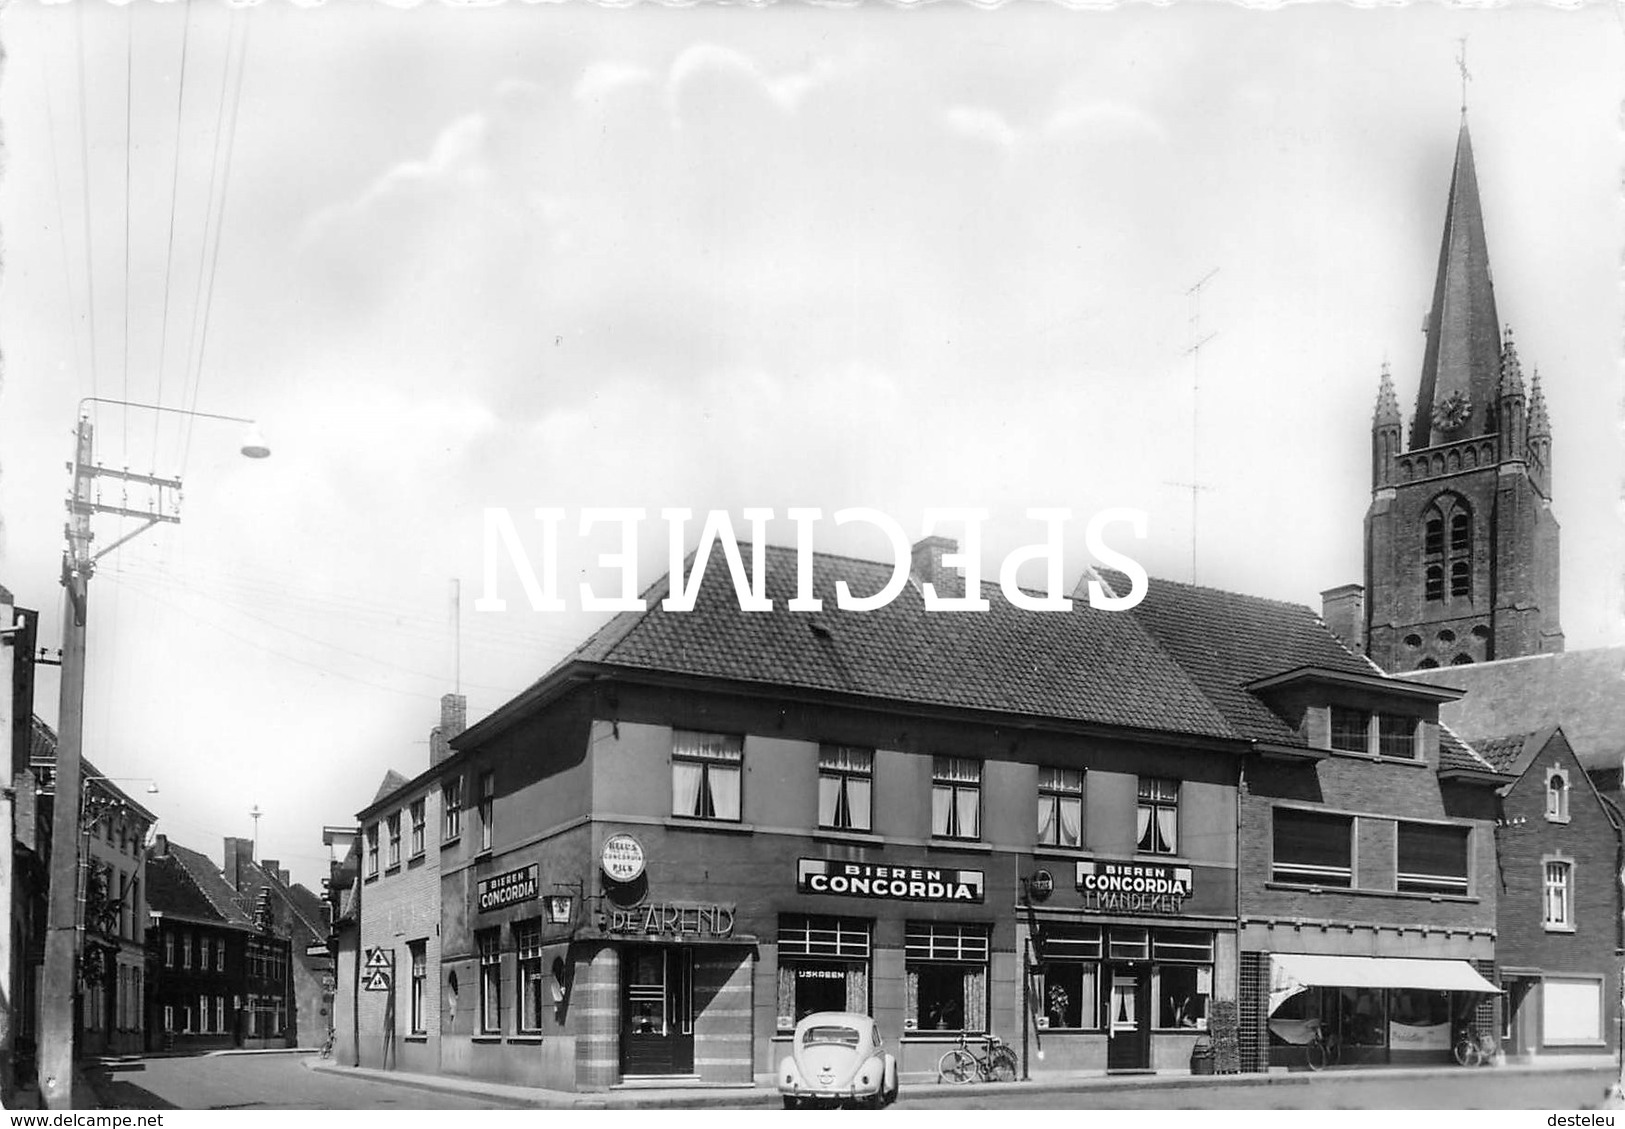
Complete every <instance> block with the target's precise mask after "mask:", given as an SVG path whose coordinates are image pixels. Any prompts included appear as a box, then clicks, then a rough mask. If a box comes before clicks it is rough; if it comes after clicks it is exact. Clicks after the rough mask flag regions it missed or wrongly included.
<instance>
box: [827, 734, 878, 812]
mask: <svg viewBox="0 0 1625 1129" xmlns="http://www.w3.org/2000/svg"><path fill="white" fill-rule="evenodd" d="M874 773H875V754H874V750H873V749H854V748H850V747H848V746H846V745H821V746H819V749H818V826H820V827H826V828H831V829H833V830H837V831H867V830H869V828H870V826H871V824H870V818H869V816H870V797H871V794H872V792H873V788H874Z"/></svg>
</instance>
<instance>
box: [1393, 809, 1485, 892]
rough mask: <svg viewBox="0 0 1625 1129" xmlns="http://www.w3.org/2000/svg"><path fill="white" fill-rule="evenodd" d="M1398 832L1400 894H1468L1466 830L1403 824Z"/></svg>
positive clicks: (1430, 824) (1440, 825)
mask: <svg viewBox="0 0 1625 1129" xmlns="http://www.w3.org/2000/svg"><path fill="white" fill-rule="evenodd" d="M1398 832H1399V834H1398V838H1399V889H1400V890H1401V891H1404V892H1407V893H1412V894H1462V895H1465V894H1466V893H1467V888H1468V870H1467V842H1468V829H1467V828H1465V827H1454V826H1451V825H1449V824H1443V823H1404V822H1401V823H1400V824H1399V826H1398Z"/></svg>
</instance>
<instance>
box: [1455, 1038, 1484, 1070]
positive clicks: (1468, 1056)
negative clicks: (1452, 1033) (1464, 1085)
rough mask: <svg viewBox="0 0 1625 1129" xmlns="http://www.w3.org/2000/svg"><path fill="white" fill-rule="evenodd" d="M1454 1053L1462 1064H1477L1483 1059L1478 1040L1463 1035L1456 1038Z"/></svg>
mask: <svg viewBox="0 0 1625 1129" xmlns="http://www.w3.org/2000/svg"><path fill="white" fill-rule="evenodd" d="M1455 1055H1456V1061H1457V1062H1458V1063H1460V1064H1461V1065H1462V1066H1477V1065H1478V1064H1479V1063H1480V1062H1482V1061H1484V1053H1483V1052H1482V1051H1480V1050H1479V1049H1478V1040H1476V1039H1469V1038H1468V1037H1467V1036H1465V1035H1463V1036H1462V1037H1461V1038H1459V1039H1457V1040H1456V1046H1455Z"/></svg>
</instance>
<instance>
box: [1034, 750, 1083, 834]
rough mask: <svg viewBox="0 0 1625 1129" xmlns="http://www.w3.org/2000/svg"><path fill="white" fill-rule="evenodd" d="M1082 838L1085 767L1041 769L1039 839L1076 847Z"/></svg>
mask: <svg viewBox="0 0 1625 1129" xmlns="http://www.w3.org/2000/svg"><path fill="white" fill-rule="evenodd" d="M1082 841H1083V770H1082V769H1077V768H1040V769H1039V770H1038V842H1039V843H1041V844H1043V845H1046V846H1051V847H1076V846H1079V845H1080V844H1081V843H1082Z"/></svg>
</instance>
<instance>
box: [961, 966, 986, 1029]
mask: <svg viewBox="0 0 1625 1129" xmlns="http://www.w3.org/2000/svg"><path fill="white" fill-rule="evenodd" d="M965 1030H967V1031H986V1030H987V968H986V966H978V967H976V968H967V969H966V970H965Z"/></svg>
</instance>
